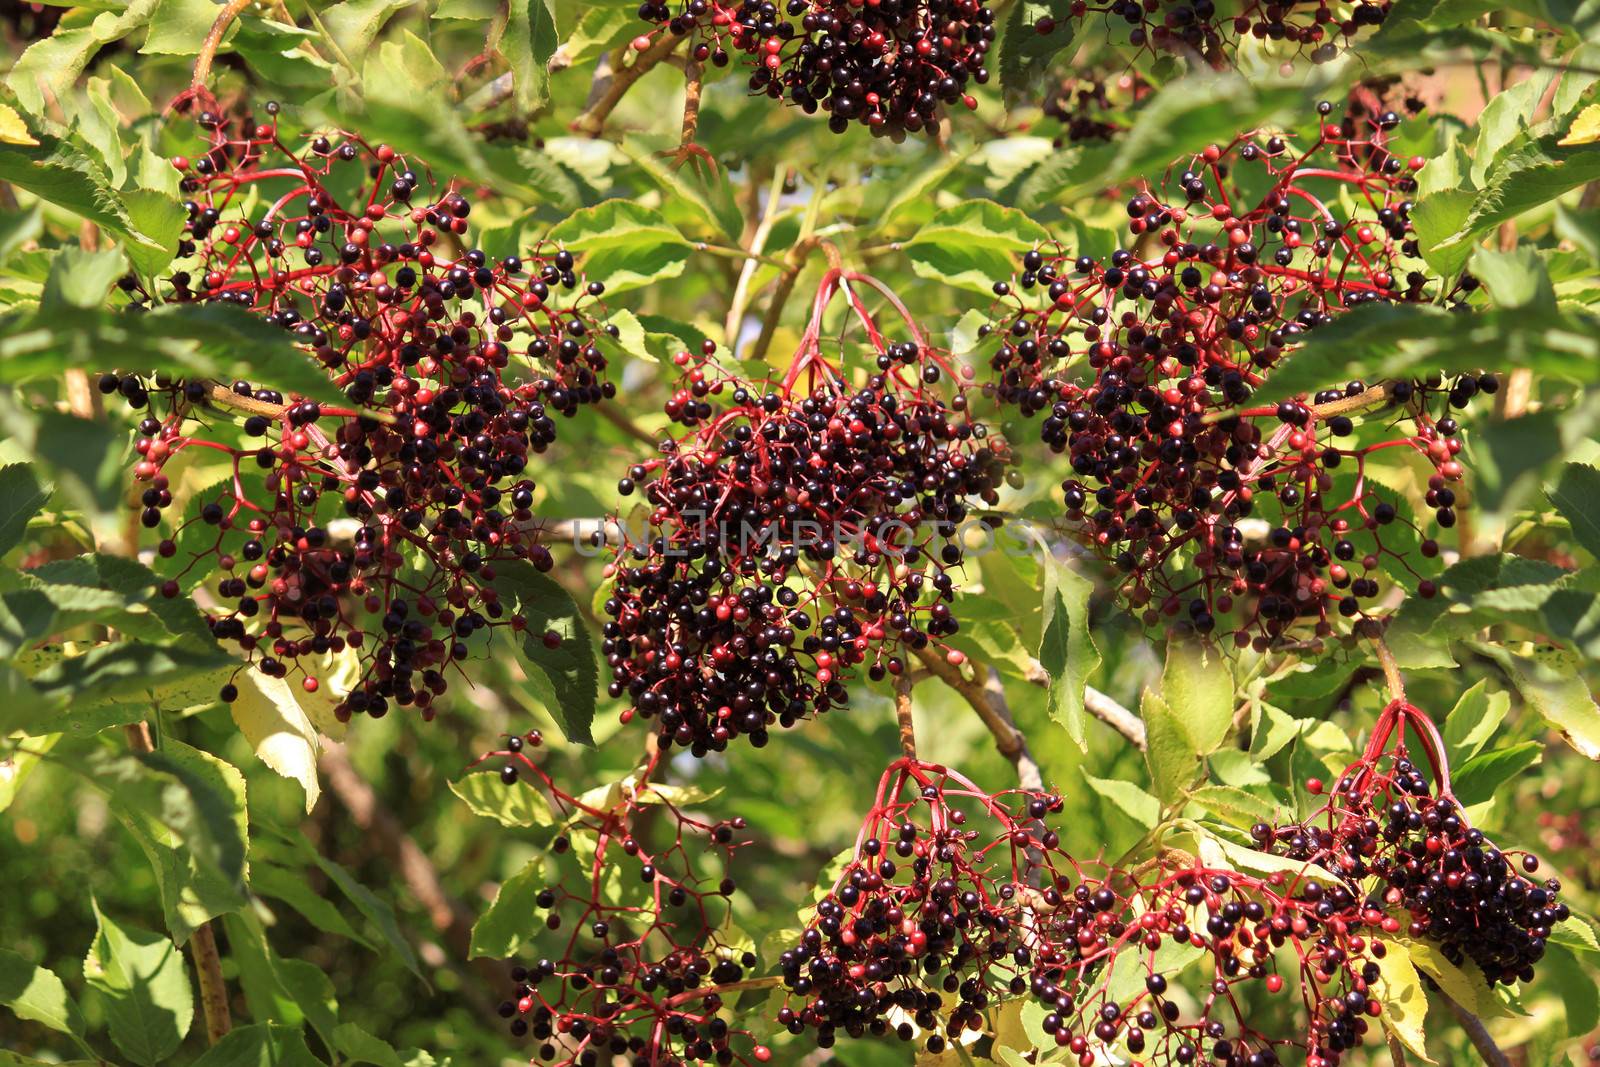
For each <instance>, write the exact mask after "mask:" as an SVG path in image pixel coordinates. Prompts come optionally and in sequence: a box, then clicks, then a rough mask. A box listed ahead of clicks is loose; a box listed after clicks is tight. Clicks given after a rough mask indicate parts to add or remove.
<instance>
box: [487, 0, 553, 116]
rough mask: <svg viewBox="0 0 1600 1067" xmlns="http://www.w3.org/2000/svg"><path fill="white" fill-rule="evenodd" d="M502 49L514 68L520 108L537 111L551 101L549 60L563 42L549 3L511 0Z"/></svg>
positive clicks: (536, 0)
mask: <svg viewBox="0 0 1600 1067" xmlns="http://www.w3.org/2000/svg"><path fill="white" fill-rule="evenodd" d="M509 12H510V15H509V17H508V18H507V20H506V30H505V34H504V36H502V37H501V40H500V49H501V51H502V52H503V53H504V54H505V57H506V61H507V62H508V63H509V64H510V66H511V75H512V78H513V79H514V81H513V92H514V93H515V96H516V101H517V106H518V107H519V108H520V109H522V110H523V111H525V112H537V111H539V110H540V109H541V108H543V107H544V106H545V104H546V103H548V102H549V99H550V59H551V57H552V56H554V55H555V54H556V47H557V46H558V45H559V44H560V43H561V40H560V33H559V32H558V31H557V29H556V16H555V10H554V9H553V8H552V6H551V4H550V0H510V6H509Z"/></svg>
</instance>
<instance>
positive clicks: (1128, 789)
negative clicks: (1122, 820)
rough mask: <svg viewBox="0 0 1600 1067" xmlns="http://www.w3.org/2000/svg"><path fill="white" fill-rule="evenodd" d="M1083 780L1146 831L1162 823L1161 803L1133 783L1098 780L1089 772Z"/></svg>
mask: <svg viewBox="0 0 1600 1067" xmlns="http://www.w3.org/2000/svg"><path fill="white" fill-rule="evenodd" d="M1083 780H1084V781H1086V782H1088V783H1089V788H1090V789H1093V790H1094V791H1095V792H1096V793H1099V794H1100V795H1101V796H1103V797H1105V798H1106V799H1107V800H1109V801H1111V803H1113V804H1115V805H1116V806H1117V810H1118V811H1121V812H1122V813H1123V814H1124V815H1126V816H1128V817H1129V818H1130V819H1132V820H1133V821H1134V822H1136V823H1138V824H1139V825H1140V826H1143V827H1144V828H1145V829H1147V830H1149V829H1154V828H1155V826H1156V824H1157V823H1158V822H1160V821H1161V801H1159V800H1157V799H1156V798H1155V797H1153V796H1151V795H1150V794H1149V793H1146V792H1145V791H1144V790H1143V789H1140V788H1139V787H1138V786H1136V785H1134V784H1133V783H1132V782H1125V781H1122V780H1120V779H1114V778H1096V777H1095V776H1094V775H1092V774H1090V773H1089V772H1088V771H1084V772H1083Z"/></svg>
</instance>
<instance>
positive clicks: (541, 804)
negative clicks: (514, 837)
mask: <svg viewBox="0 0 1600 1067" xmlns="http://www.w3.org/2000/svg"><path fill="white" fill-rule="evenodd" d="M450 792H452V793H454V794H455V795H456V796H458V797H460V798H461V799H462V800H464V801H466V802H467V807H469V808H471V809H472V812H473V814H474V815H482V816H483V817H485V818H488V819H493V820H495V821H496V822H498V823H499V824H500V825H501V826H554V825H555V817H554V816H553V815H552V814H551V812H550V805H549V804H547V803H546V802H545V799H544V797H543V796H542V795H541V794H540V793H539V791H538V790H537V789H535V788H534V787H533V786H531V785H527V784H525V783H523V782H518V783H517V784H515V785H510V786H508V785H506V784H505V783H503V782H502V781H500V775H499V774H498V773H492V774H491V773H489V772H487V771H479V772H476V773H472V774H464V775H462V776H461V777H460V778H457V779H456V780H455V781H453V782H451V783H450Z"/></svg>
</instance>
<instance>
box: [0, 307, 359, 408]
mask: <svg viewBox="0 0 1600 1067" xmlns="http://www.w3.org/2000/svg"><path fill="white" fill-rule="evenodd" d="M107 284H108V285H109V284H110V283H109V282H107ZM65 367H77V368H81V369H83V370H87V371H92V372H99V371H106V370H127V371H136V372H139V373H143V374H149V373H154V372H157V371H160V372H165V373H167V374H170V375H171V376H172V377H174V378H211V379H215V380H219V381H231V380H233V379H235V378H245V379H247V380H249V381H252V382H257V383H260V384H262V385H268V386H271V387H272V388H274V389H277V390H279V391H281V392H284V393H298V394H300V395H301V396H305V397H309V398H310V399H313V400H324V401H333V402H335V403H342V404H348V403H349V400H348V398H347V397H345V395H344V393H343V392H342V391H341V390H340V389H339V388H338V387H337V386H336V385H334V384H333V382H332V381H330V380H329V379H328V376H327V375H326V374H325V373H324V372H323V371H322V370H321V369H320V367H319V366H318V365H317V363H316V361H315V360H314V359H312V358H311V357H310V356H309V355H308V354H307V353H306V352H304V351H302V350H300V349H298V348H296V347H295V346H294V343H293V340H292V338H291V336H290V335H289V334H288V333H287V332H286V331H284V330H282V329H280V328H278V327H276V326H273V325H271V324H270V323H268V322H266V321H265V320H263V319H262V318H261V317H260V316H257V315H252V314H250V313H249V312H248V311H245V310H244V309H243V308H238V307H233V306H232V305H229V304H223V303H189V304H166V305H163V306H161V307H158V308H156V309H154V310H153V311H146V312H135V311H114V310H108V309H104V308H94V307H89V306H83V307H80V308H78V309H76V310H72V311H71V312H70V314H64V313H63V309H62V308H57V309H55V310H54V311H51V310H50V309H49V308H48V307H43V306H41V307H40V309H39V311H38V312H37V313H35V314H33V315H31V316H26V317H24V318H22V319H21V321H18V322H15V323H14V324H13V328H12V329H11V330H10V331H9V336H6V335H0V382H25V381H30V380H33V379H37V378H55V377H59V376H60V373H61V371H62V369H63V368H65Z"/></svg>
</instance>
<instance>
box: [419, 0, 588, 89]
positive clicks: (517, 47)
mask: <svg viewBox="0 0 1600 1067" xmlns="http://www.w3.org/2000/svg"><path fill="white" fill-rule="evenodd" d="M402 2H403V0H402ZM509 11H510V16H509V17H508V18H507V20H506V31H505V35H504V36H503V37H502V38H501V41H500V49H501V51H502V52H503V53H504V54H505V57H506V61H507V62H508V63H509V64H510V66H511V75H512V78H513V79H514V81H513V92H514V94H515V97H516V102H517V107H518V108H519V109H521V110H522V111H524V112H537V111H538V110H540V109H541V108H543V107H544V106H545V104H547V103H548V102H549V100H550V58H551V57H552V56H554V55H555V54H556V46H557V45H558V44H560V43H561V41H560V34H559V33H558V32H557V31H556V16H555V11H554V10H553V9H552V7H551V4H550V0H510V7H509Z"/></svg>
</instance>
